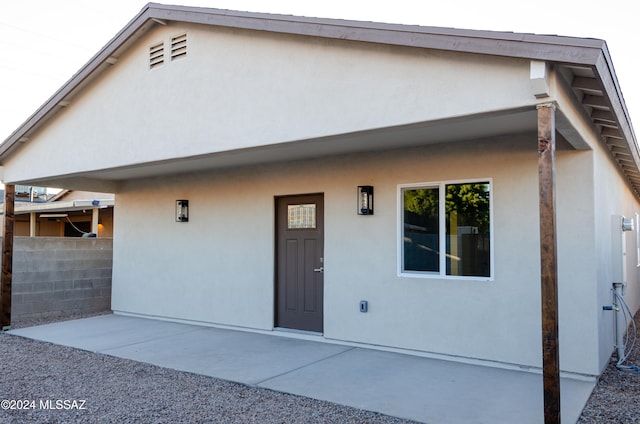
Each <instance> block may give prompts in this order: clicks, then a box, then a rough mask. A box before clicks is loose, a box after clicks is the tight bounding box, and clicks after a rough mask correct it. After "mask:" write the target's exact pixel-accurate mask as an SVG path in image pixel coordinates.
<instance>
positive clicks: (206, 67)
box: [4, 23, 535, 181]
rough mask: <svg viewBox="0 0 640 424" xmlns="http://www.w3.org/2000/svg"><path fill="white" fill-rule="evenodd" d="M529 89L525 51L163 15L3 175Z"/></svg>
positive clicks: (367, 124) (62, 169)
mask: <svg viewBox="0 0 640 424" xmlns="http://www.w3.org/2000/svg"><path fill="white" fill-rule="evenodd" d="M185 32H186V34H187V38H188V54H187V56H186V57H185V58H184V59H180V60H176V61H170V60H168V59H167V62H166V63H165V64H164V65H163V66H160V67H158V68H155V69H153V70H150V69H149V47H150V46H152V45H153V44H155V43H157V42H159V41H165V50H166V51H167V54H168V50H169V42H170V39H171V37H172V36H175V35H178V34H181V33H185ZM530 90H531V88H530V82H529V61H528V60H519V59H507V58H500V57H493V56H482V55H472V54H466V55H465V54H452V53H446V52H438V51H424V50H416V49H409V48H399V47H385V46H379V45H378V46H375V45H369V44H366V43H353V42H344V41H340V40H318V39H314V38H312V37H294V36H287V35H275V34H269V33H265V32H260V31H254V32H251V31H241V30H231V29H223V28H217V27H210V26H198V25H186V24H175V23H169V24H168V25H167V26H158V27H157V28H155V29H153V30H151V31H150V32H149V33H148V34H146V35H145V36H144V37H142V38H141V39H140V40H139V42H138V43H136V44H135V45H134V46H133V47H132V48H130V49H129V50H127V51H126V52H125V53H124V54H123V55H122V56H121V57H120V58H119V60H118V62H117V63H116V64H115V65H113V66H112V67H110V68H109V70H108V71H106V72H105V73H104V74H103V75H102V76H101V77H99V78H97V79H96V80H94V81H93V82H91V83H90V84H89V85H88V86H87V87H86V88H85V89H84V90H83V91H82V93H81V94H80V95H78V96H77V97H75V98H72V99H71V101H70V104H69V106H67V107H65V108H63V109H62V111H61V112H60V113H59V115H58V116H57V118H56V119H55V120H53V121H52V122H51V123H50V124H49V125H47V126H46V127H45V128H43V129H42V131H40V132H39V133H38V134H36V135H34V136H33V137H31V140H30V141H29V143H27V144H26V145H24V146H23V148H22V149H20V150H19V151H18V152H17V153H16V154H15V156H13V157H12V159H11V161H8V162H7V164H6V167H5V170H4V173H5V180H6V181H21V180H28V179H34V178H39V177H44V176H46V177H51V176H57V175H68V174H73V173H75V172H81V171H86V170H95V169H107V168H110V167H112V166H126V165H132V164H139V163H144V162H148V161H160V160H165V159H173V158H180V157H188V156H193V155H202V154H208V153H213V152H220V151H226V150H230V149H238V148H245V147H251V146H261V145H269V144H272V143H282V142H287V141H295V140H305V139H312V138H316V137H323V136H328V135H333V134H342V133H350V132H356V131H362V130H369V129H374V128H383V127H387V126H394V125H404V124H411V123H417V122H424V121H431V120H438V119H445V118H452V117H459V116H465V115H467V114H474V113H490V112H492V111H501V110H509V109H511V108H517V107H522V106H523V105H532V104H533V103H534V102H535V98H534V97H533V96H532V95H531V91H530ZM96 146H102V148H96ZM33 163H38V164H39V165H38V166H37V167H33V166H31V165H32V164H33Z"/></svg>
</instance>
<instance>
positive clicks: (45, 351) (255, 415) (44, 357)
mask: <svg viewBox="0 0 640 424" xmlns="http://www.w3.org/2000/svg"><path fill="white" fill-rule="evenodd" d="M81 317H82V316H73V317H64V318H53V319H44V320H38V321H29V322H19V323H14V324H13V325H12V328H14V329H15V328H20V327H26V326H31V325H38V324H43V323H48V322H54V321H60V320H64V319H77V318H81ZM635 321H636V323H637V325H638V328H639V329H640V313H639V314H638V315H636V317H635ZM0 364H1V365H0V366H1V367H2V370H1V374H0V401H2V400H3V399H15V400H16V401H20V400H25V401H28V402H26V403H25V402H23V403H22V405H20V406H22V407H23V408H24V409H21V410H6V409H4V408H0V423H2V424H22V423H56V424H57V423H83V424H84V423H101V424H102V423H118V424H119V423H261V424H262V423H341V424H342V423H372V424H373V423H393V424H401V423H412V421H407V420H402V419H399V418H394V417H389V416H385V415H381V414H376V413H373V412H368V411H362V410H358V409H355V408H350V407H346V406H341V405H336V404H333V403H330V402H323V401H318V400H314V399H310V398H306V397H302V396H294V395H288V394H284V393H279V392H274V391H271V390H266V389H260V388H254V387H249V386H245V385H242V384H236V383H232V382H228V381H223V380H218V379H215V378H211V377H205V376H201V375H197V374H191V373H186V372H181V371H175V370H169V369H165V368H161V367H157V366H154V365H149V364H145V363H140V362H135V361H130V360H127V359H120V358H115V357H111V356H107V355H102V354H95V353H90V352H86V351H83V350H78V349H74V348H69V347H66V346H57V345H53V344H50V343H44V342H38V341H34V340H29V339H23V338H21V337H16V336H11V335H9V334H7V333H2V332H0ZM626 364H630V365H640V342H638V343H636V345H635V347H634V349H633V351H632V353H631V355H630V356H629V358H628V360H627V362H626ZM17 397H19V399H18V398H17ZM31 401H35V404H33V403H31ZM74 401H75V402H74ZM13 406H18V402H16V404H15V405H13ZM587 423H588V424H592V423H594V424H606V423H612V424H613V423H615V424H627V423H640V374H639V373H635V372H629V371H619V370H617V369H616V358H615V355H614V357H613V358H612V360H611V362H610V363H609V366H608V367H607V369H606V370H605V372H604V373H603V374H602V376H601V378H600V380H599V382H598V384H597V386H596V388H595V389H594V391H593V393H592V395H591V397H590V398H589V401H588V402H587V405H586V406H585V408H584V410H583V412H582V416H581V417H580V419H579V420H578V424H587Z"/></svg>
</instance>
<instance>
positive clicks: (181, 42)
mask: <svg viewBox="0 0 640 424" xmlns="http://www.w3.org/2000/svg"><path fill="white" fill-rule="evenodd" d="M186 55H187V34H182V35H176V36H175V37H171V60H176V59H180V58H183V57H185V56H186Z"/></svg>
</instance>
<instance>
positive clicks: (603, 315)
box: [585, 147, 640, 370]
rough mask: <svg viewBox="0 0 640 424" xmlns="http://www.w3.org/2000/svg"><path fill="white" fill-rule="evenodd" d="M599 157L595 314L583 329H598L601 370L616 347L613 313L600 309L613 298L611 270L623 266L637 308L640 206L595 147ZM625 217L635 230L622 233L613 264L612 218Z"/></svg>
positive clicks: (626, 295) (629, 294)
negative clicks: (620, 255) (620, 252)
mask: <svg viewBox="0 0 640 424" xmlns="http://www.w3.org/2000/svg"><path fill="white" fill-rule="evenodd" d="M598 151H599V153H600V155H594V158H595V159H594V162H595V166H594V167H595V174H594V180H595V197H594V200H595V205H594V209H595V211H596V212H595V216H596V221H595V234H596V237H597V238H596V260H597V264H598V266H597V270H596V271H597V274H596V276H597V285H596V291H595V294H596V296H597V298H596V304H595V305H594V308H595V310H596V311H597V315H596V317H597V322H596V323H592V322H588V323H586V324H585V326H588V327H589V328H593V327H594V326H597V328H598V330H599V334H600V337H599V340H598V342H599V351H600V354H599V357H598V358H599V366H600V370H603V369H604V368H605V367H606V365H607V363H608V360H609V358H610V357H611V353H612V352H613V351H614V346H615V331H614V328H615V327H614V321H615V313H613V312H611V311H603V310H602V306H605V305H611V304H612V302H613V295H612V293H611V289H612V287H613V286H612V283H613V279H614V277H613V275H614V271H613V268H614V267H615V266H623V267H624V268H625V272H626V283H627V284H626V286H625V288H624V298H625V302H627V304H628V305H629V307H630V308H631V311H632V312H633V313H635V312H636V311H638V308H639V307H640V269H639V268H638V261H639V258H638V250H637V249H638V243H637V236H638V230H639V229H638V225H637V224H638V222H637V220H636V214H637V213H640V204H639V203H638V201H637V199H636V198H635V196H634V195H633V192H632V191H631V190H630V189H629V186H628V185H627V183H626V181H625V179H624V178H623V177H622V175H621V173H620V172H619V171H618V170H617V168H616V167H615V165H614V162H613V159H612V158H611V156H610V154H609V152H608V151H606V149H605V148H603V147H598ZM614 215H615V216H625V217H627V218H633V219H634V221H636V222H635V223H634V224H635V228H634V231H632V232H625V233H624V236H623V237H624V245H625V248H626V253H627V254H626V257H625V258H624V259H623V263H622V264H620V263H616V262H615V261H614V251H613V250H614V249H617V248H619V247H618V246H615V244H616V243H615V242H614V241H613V232H614V231H619V230H620V228H619V227H618V228H614V225H613V223H612V216H614Z"/></svg>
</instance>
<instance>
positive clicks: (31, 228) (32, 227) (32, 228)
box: [29, 212, 37, 237]
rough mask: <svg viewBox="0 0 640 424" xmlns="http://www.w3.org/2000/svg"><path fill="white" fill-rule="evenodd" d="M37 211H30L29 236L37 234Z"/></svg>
mask: <svg viewBox="0 0 640 424" xmlns="http://www.w3.org/2000/svg"><path fill="white" fill-rule="evenodd" d="M36 220H37V218H36V213H35V212H30V213H29V237H35V236H36Z"/></svg>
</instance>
